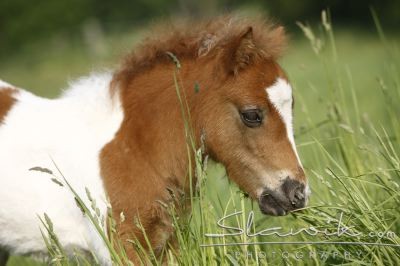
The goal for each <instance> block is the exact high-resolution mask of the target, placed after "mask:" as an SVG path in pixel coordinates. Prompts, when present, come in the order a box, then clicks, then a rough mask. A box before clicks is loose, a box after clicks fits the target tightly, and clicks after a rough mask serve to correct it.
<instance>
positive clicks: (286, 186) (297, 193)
mask: <svg viewBox="0 0 400 266" xmlns="http://www.w3.org/2000/svg"><path fill="white" fill-rule="evenodd" d="M282 190H283V192H284V194H285V195H286V197H287V198H288V199H289V202H290V204H291V205H292V207H293V208H302V207H304V205H305V186H304V184H303V183H300V182H299V181H297V180H293V179H290V178H287V179H286V180H285V181H284V183H283V184H282Z"/></svg>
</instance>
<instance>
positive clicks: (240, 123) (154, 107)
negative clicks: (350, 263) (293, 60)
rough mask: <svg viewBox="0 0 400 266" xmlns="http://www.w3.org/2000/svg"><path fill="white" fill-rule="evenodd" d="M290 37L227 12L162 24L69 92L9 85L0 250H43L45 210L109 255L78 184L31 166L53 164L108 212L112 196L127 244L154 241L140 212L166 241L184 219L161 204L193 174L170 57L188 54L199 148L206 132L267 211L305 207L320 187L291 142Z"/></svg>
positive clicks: (185, 84)
mask: <svg viewBox="0 0 400 266" xmlns="http://www.w3.org/2000/svg"><path fill="white" fill-rule="evenodd" d="M284 46H285V34H284V30H283V28H282V27H275V26H273V25H272V24H270V23H265V22H264V21H262V20H257V19H253V20H248V19H242V18H238V17H235V16H223V17H219V18H216V19H213V20H210V21H208V22H193V21H191V22H186V23H178V24H176V25H173V26H171V25H169V26H164V27H161V28H157V29H155V30H153V31H152V34H151V36H150V37H149V38H147V39H145V40H144V41H143V43H142V45H140V46H139V47H137V48H136V49H135V50H134V51H133V52H132V53H131V54H130V55H128V56H127V57H126V58H125V59H124V62H123V64H122V66H121V67H120V68H119V69H118V70H116V71H115V72H105V73H95V74H92V75H91V76H89V77H85V78H81V79H79V80H78V81H76V82H74V83H72V84H71V85H70V88H69V89H68V90H66V91H65V92H64V94H63V95H62V96H61V97H60V98H58V99H54V100H50V99H44V98H40V97H37V96H35V95H33V94H31V93H29V92H27V91H25V90H22V89H19V88H16V87H14V86H12V85H9V84H7V83H4V82H1V83H0V164H1V167H0V228H1V230H0V246H2V247H3V248H5V249H7V250H8V251H10V252H13V253H19V254H40V253H45V252H46V246H45V244H44V242H43V239H42V236H41V233H40V230H39V220H38V218H37V215H43V213H46V214H47V215H48V216H49V217H50V219H52V221H53V224H54V232H55V233H56V234H57V235H58V237H59V240H60V242H61V243H62V245H63V246H64V247H65V249H66V250H67V251H72V250H76V249H80V250H83V251H93V252H94V254H95V255H96V256H97V257H98V258H99V260H100V261H101V263H102V264H111V260H110V256H109V253H108V251H107V249H106V247H105V245H104V243H103V241H102V240H101V238H100V237H99V235H98V234H97V232H96V230H95V229H94V227H93V225H92V224H91V223H90V222H89V221H88V220H87V218H85V216H83V215H82V213H81V210H80V209H79V208H77V206H76V202H75V201H74V198H73V197H72V196H71V193H70V192H69V191H67V190H66V189H65V188H63V187H60V186H59V185H57V184H56V183H54V182H51V180H50V178H48V177H47V176H46V175H45V174H43V173H41V172H37V171H29V169H30V168H32V167H35V166H40V167H44V168H47V169H51V170H52V171H53V172H54V173H57V170H56V169H55V165H54V163H53V161H52V160H54V161H55V162H56V164H57V165H58V167H59V169H60V170H61V172H62V173H63V175H64V176H65V177H66V178H67V179H68V181H69V183H70V184H71V186H72V187H73V188H75V190H76V191H77V192H78V194H80V195H85V187H87V188H88V190H89V191H90V192H91V195H92V198H93V199H95V200H96V204H97V207H98V208H99V211H100V215H99V216H100V217H106V216H107V200H106V199H107V198H109V200H110V202H111V205H112V210H113V212H114V217H115V218H116V219H117V220H118V219H119V217H120V213H124V216H125V217H126V221H125V222H123V223H119V222H118V224H119V228H118V233H119V236H120V237H121V239H122V240H123V241H124V240H126V239H128V238H130V239H131V238H132V237H137V238H138V239H139V241H141V242H142V243H143V244H144V246H146V245H145V243H144V238H143V235H142V233H141V232H140V231H139V229H137V227H135V225H134V224H135V223H134V222H133V221H134V220H135V219H136V218H137V217H138V218H140V221H141V223H142V224H143V226H144V229H145V230H146V233H147V236H148V238H149V240H150V242H151V246H152V247H153V248H154V249H155V252H156V253H157V252H159V251H160V250H161V249H162V248H163V247H164V246H165V245H166V243H167V242H168V241H169V239H170V237H171V236H172V234H173V228H172V227H171V223H170V221H169V216H168V214H167V213H166V211H165V210H164V208H162V206H160V203H159V202H160V201H162V202H170V201H171V193H170V192H169V191H171V190H172V191H174V190H175V191H177V190H179V191H185V192H188V191H189V190H190V187H189V181H188V171H191V170H193V169H188V167H189V166H188V157H187V151H186V137H185V130H184V122H183V118H182V113H181V105H180V102H179V100H178V97H177V93H176V88H175V84H174V77H173V72H174V70H175V67H176V66H175V63H174V62H173V60H171V54H173V55H174V56H175V57H176V58H178V59H179V61H180V65H181V68H180V70H179V75H180V80H181V90H184V95H186V100H187V103H188V107H189V110H190V117H191V121H190V124H191V126H192V127H193V131H194V135H195V140H196V145H198V146H199V145H200V136H205V140H204V145H205V152H206V154H208V155H209V156H210V157H211V158H212V159H213V160H215V161H217V162H220V163H222V164H223V165H224V166H225V167H226V171H227V173H228V176H229V178H230V179H232V180H233V181H234V182H236V184H237V185H238V186H239V187H240V188H241V189H242V190H243V191H245V192H246V193H248V194H249V195H250V197H251V198H252V199H253V200H254V201H256V202H258V204H259V206H260V209H261V211H262V212H263V213H265V214H269V215H285V214H287V213H288V212H290V211H292V210H295V209H298V208H302V207H304V206H305V204H306V201H307V196H308V191H309V189H308V186H307V180H306V177H305V175H304V171H303V168H302V165H301V163H300V160H299V158H298V155H297V152H296V146H295V143H294V139H293V129H292V106H293V98H292V97H293V96H292V89H291V87H290V85H289V81H288V78H287V76H286V75H285V73H284V71H283V70H282V68H281V67H280V66H279V64H278V63H277V59H278V58H279V57H280V55H281V52H282V50H283V48H284ZM195 87H196V88H199V90H195ZM55 175H57V174H55ZM83 198H86V197H83ZM87 203H88V205H90V202H87ZM124 242H125V241H124ZM126 249H127V252H128V255H129V257H130V258H131V259H132V260H133V261H136V256H137V255H136V253H135V251H134V249H133V248H132V247H131V246H129V245H127V246H126Z"/></svg>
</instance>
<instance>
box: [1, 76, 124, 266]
mask: <svg viewBox="0 0 400 266" xmlns="http://www.w3.org/2000/svg"><path fill="white" fill-rule="evenodd" d="M110 81H111V74H110V73H100V74H92V75H91V76H89V77H86V78H82V79H80V80H78V81H76V82H74V83H72V84H71V85H70V88H69V89H68V90H67V91H66V92H65V93H64V95H63V96H62V97H60V98H59V99H55V100H50V99H44V98H40V97H37V96H35V95H33V94H31V93H29V92H27V91H25V90H20V93H18V94H17V95H16V98H17V101H16V103H15V104H14V106H13V107H12V108H11V110H10V111H9V112H8V114H7V116H6V117H5V120H4V122H5V123H4V124H3V125H1V126H0V164H1V167H0V228H1V229H0V246H5V247H6V248H7V249H9V250H10V251H11V252H13V253H19V254H27V253H45V252H47V249H46V246H45V244H44V241H43V238H42V235H41V233H40V230H39V228H42V230H43V227H42V226H41V224H40V221H39V218H38V215H39V216H41V217H43V214H44V213H46V214H47V215H48V216H49V217H50V219H51V220H52V222H53V224H54V232H55V233H56V235H57V236H58V238H59V240H60V242H61V243H62V245H63V246H64V247H65V248H66V250H70V251H72V250H73V249H78V250H79V249H81V250H85V251H93V253H94V254H95V255H96V256H97V257H98V259H99V261H100V262H101V265H111V260H110V256H109V252H108V250H107V248H106V246H105V244H104V243H103V241H102V239H101V238H100V236H99V234H98V233H97V232H96V230H95V228H94V226H93V225H92V224H91V222H90V221H89V220H88V219H87V218H86V217H85V216H84V215H83V214H82V212H81V210H80V209H79V208H78V207H77V205H76V203H75V201H74V197H73V195H72V193H71V192H70V191H69V190H68V188H67V187H61V186H59V185H57V184H55V183H54V182H52V181H51V177H52V176H50V175H48V174H46V173H41V172H37V171H29V169H30V168H32V167H36V166H40V167H44V168H48V169H50V170H51V171H53V173H55V174H56V175H57V176H60V175H59V174H58V172H57V170H56V168H55V166H54V164H53V162H52V159H53V160H54V162H55V163H56V164H57V166H58V167H59V169H60V170H61V172H62V174H63V175H64V176H65V177H66V178H67V180H68V181H69V182H70V184H71V185H72V187H73V188H74V189H75V190H76V191H77V192H78V194H79V195H80V196H81V198H82V199H83V200H85V203H86V204H87V205H88V206H89V208H90V202H89V200H88V198H87V196H86V193H85V187H87V188H88V189H89V191H90V193H91V195H92V197H93V198H94V199H95V200H96V204H97V207H98V208H99V209H100V216H101V217H107V205H106V194H105V191H104V187H103V182H102V179H101V176H100V164H99V153H100V151H101V149H102V148H103V147H104V145H105V144H107V143H108V142H109V141H111V140H112V139H113V137H114V135H115V133H116V132H117V130H118V129H119V127H120V125H121V122H122V118H123V112H122V109H121V106H120V105H121V104H120V101H119V99H117V98H118V96H114V97H115V98H114V99H112V98H111V96H110V91H109V83H110ZM1 84H4V83H1ZM59 179H60V180H62V179H61V178H59ZM44 232H46V231H45V230H44Z"/></svg>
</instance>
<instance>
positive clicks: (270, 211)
mask: <svg viewBox="0 0 400 266" xmlns="http://www.w3.org/2000/svg"><path fill="white" fill-rule="evenodd" d="M306 202H307V195H306V188H305V185H304V183H301V182H299V181H296V180H292V179H286V180H285V181H284V182H283V184H282V185H281V186H280V187H279V188H277V189H273V190H272V189H269V188H265V189H264V191H263V193H262V194H261V196H260V197H259V199H258V205H259V207H260V210H261V212H262V213H263V214H266V215H273V216H284V215H287V214H288V213H289V212H290V211H294V210H297V209H301V208H304V207H305V205H306Z"/></svg>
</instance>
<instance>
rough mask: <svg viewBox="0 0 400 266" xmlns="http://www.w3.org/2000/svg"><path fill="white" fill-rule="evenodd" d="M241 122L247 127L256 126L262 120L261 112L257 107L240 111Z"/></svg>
mask: <svg viewBox="0 0 400 266" xmlns="http://www.w3.org/2000/svg"><path fill="white" fill-rule="evenodd" d="M241 117H242V121H243V123H244V124H245V125H246V126H248V127H258V126H260V125H261V122H262V112H261V110H258V109H251V110H244V111H241Z"/></svg>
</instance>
